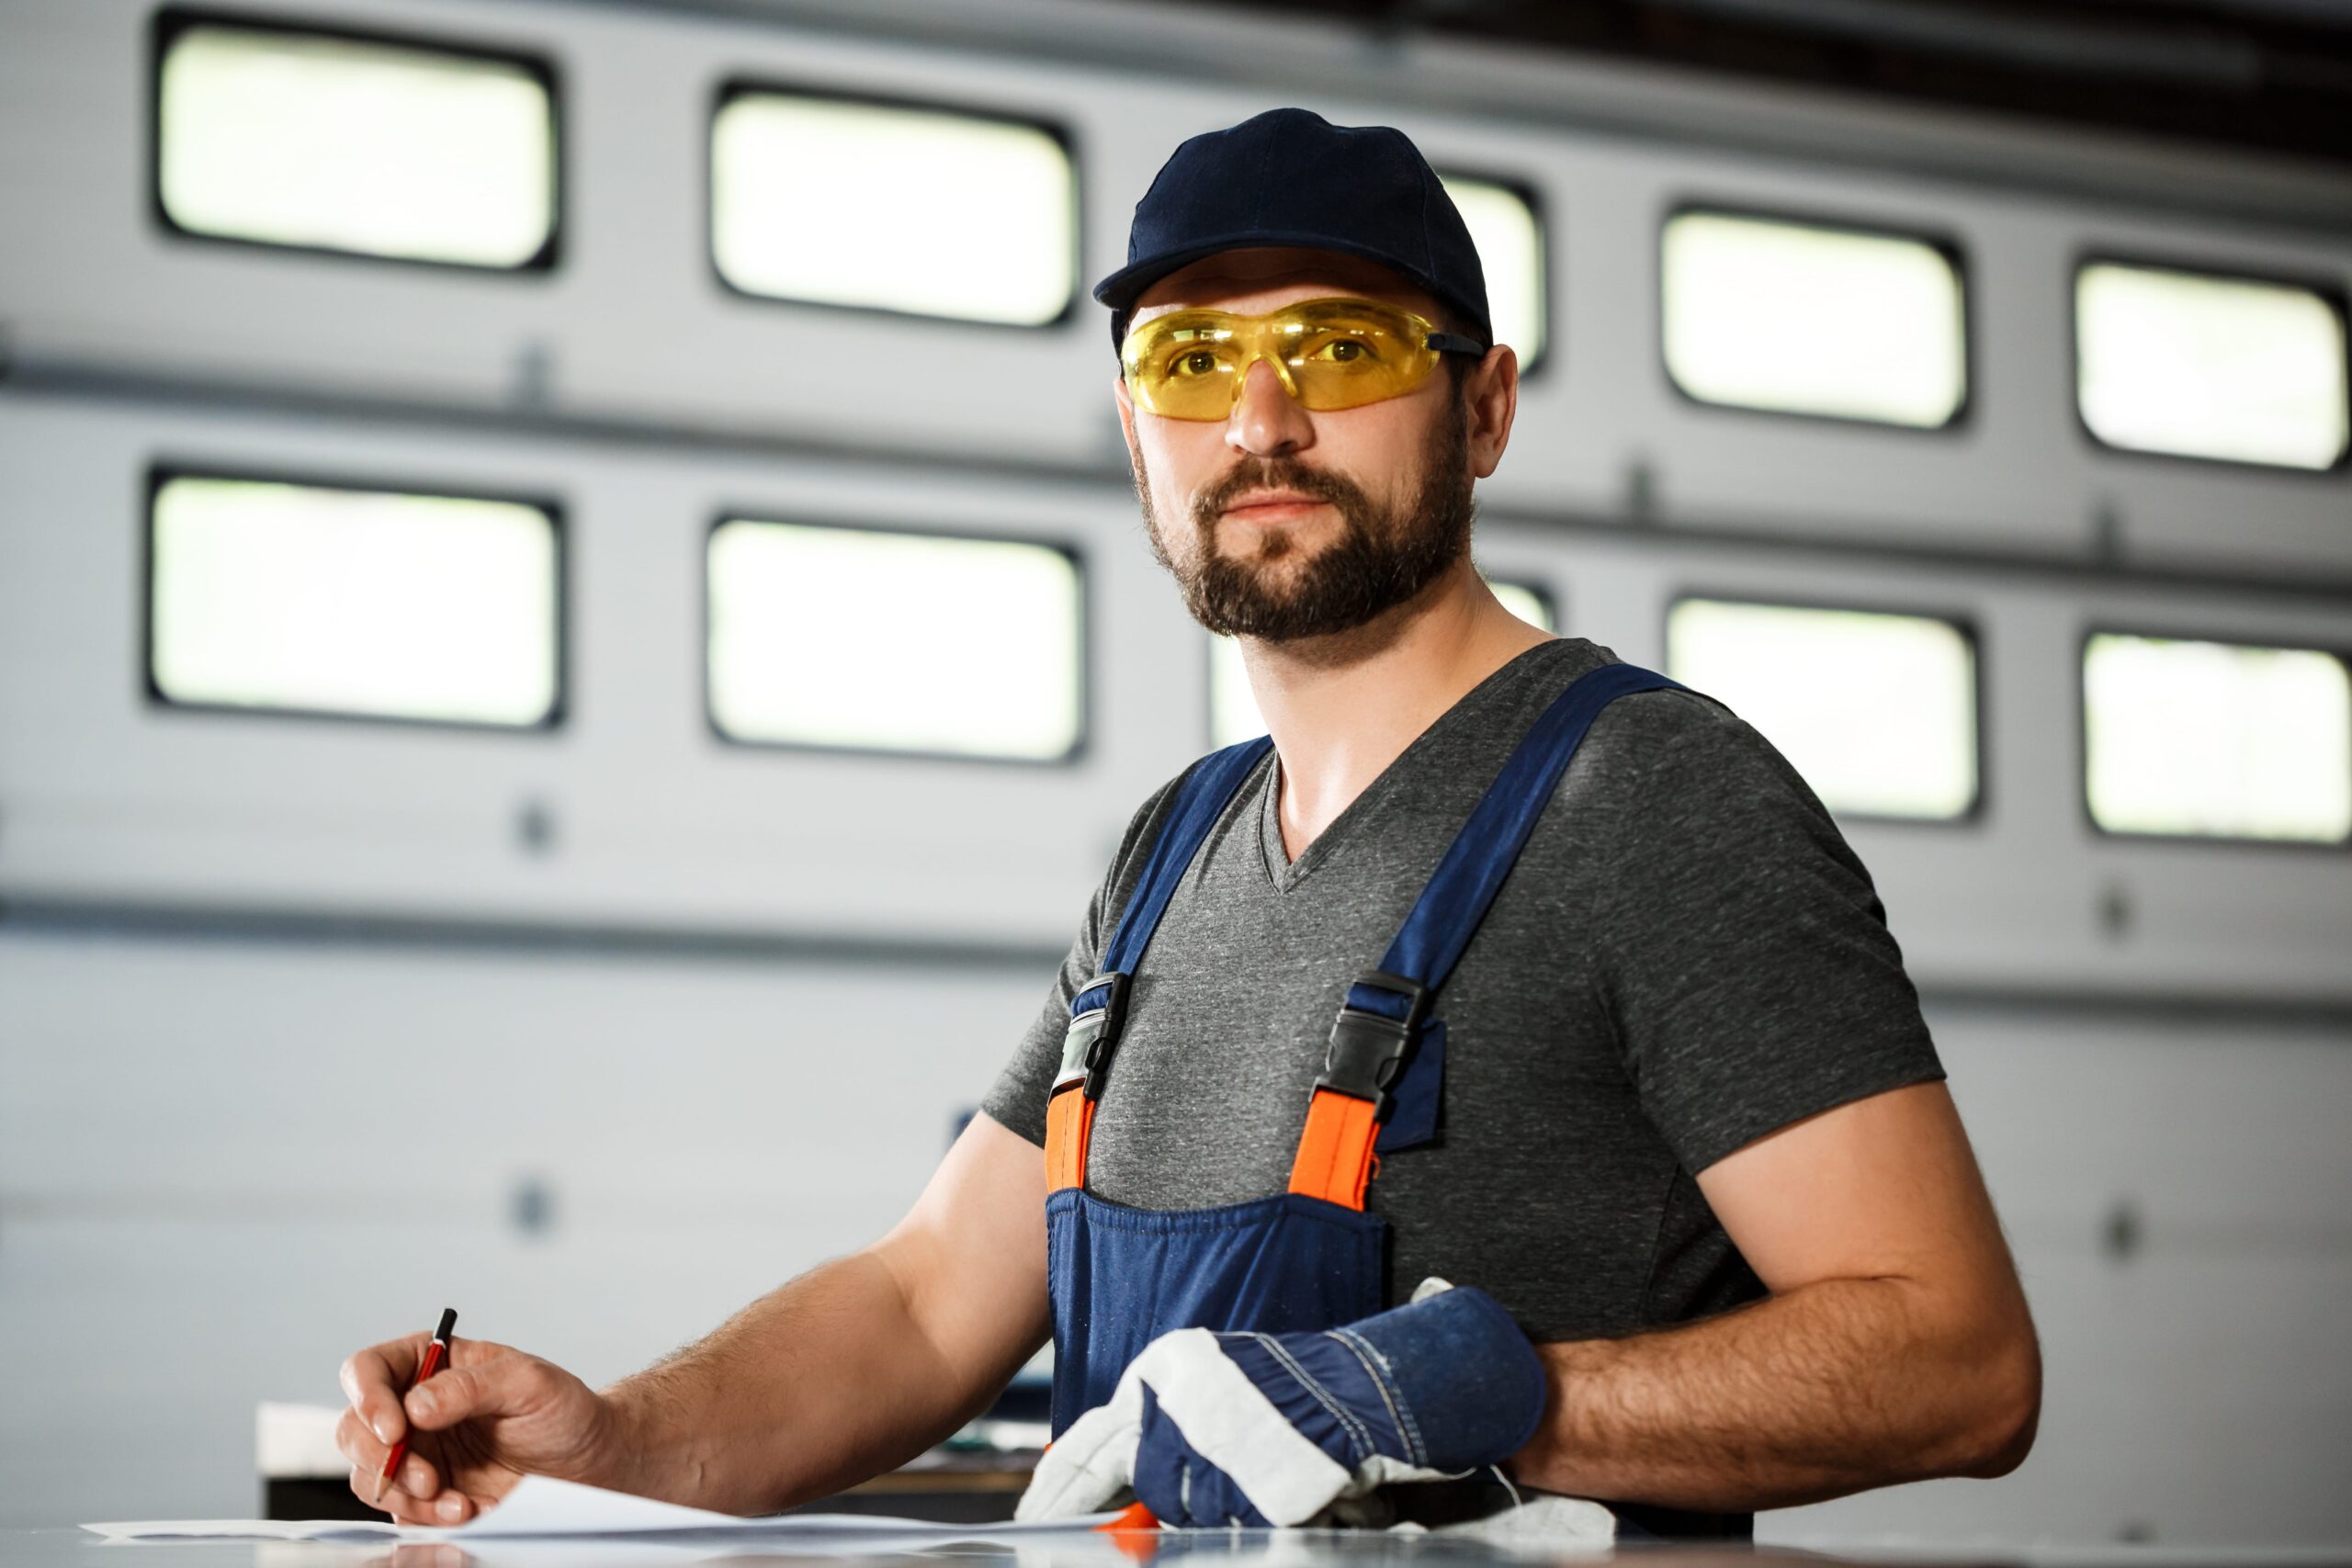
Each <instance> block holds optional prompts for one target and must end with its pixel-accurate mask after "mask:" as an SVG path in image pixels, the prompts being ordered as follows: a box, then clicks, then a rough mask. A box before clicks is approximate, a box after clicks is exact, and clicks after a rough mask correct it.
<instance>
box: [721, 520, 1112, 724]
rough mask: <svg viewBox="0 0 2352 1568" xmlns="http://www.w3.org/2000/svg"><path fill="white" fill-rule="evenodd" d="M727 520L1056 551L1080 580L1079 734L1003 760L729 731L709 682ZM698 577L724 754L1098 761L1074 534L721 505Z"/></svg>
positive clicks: (1081, 555)
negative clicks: (714, 558)
mask: <svg viewBox="0 0 2352 1568" xmlns="http://www.w3.org/2000/svg"><path fill="white" fill-rule="evenodd" d="M729 523H765V524H773V525H783V526H786V527H792V528H824V529H829V530H831V531H833V532H836V533H845V534H890V535H896V536H902V537H912V538H918V539H945V540H950V541H954V542H956V543H962V544H982V545H1032V546H1035V547H1039V548H1043V549H1048V550H1052V551H1053V552H1054V553H1055V554H1057V555H1059V556H1061V557H1062V558H1065V559H1067V560H1068V561H1069V564H1070V570H1071V572H1072V574H1073V575H1074V576H1075V577H1076V579H1077V583H1078V669H1077V675H1078V733H1077V734H1076V735H1075V736H1073V737H1072V738H1071V739H1070V743H1069V749H1068V750H1064V751H1063V752H1061V753H1060V754H1059V755H1058V756H1053V757H1002V756H990V755H989V754H987V753H985V752H978V751H943V750H931V749H929V748H922V747H904V746H827V745H822V744H820V743H819V742H816V741H810V740H771V739H760V738H756V737H746V736H739V735H732V734H729V732H728V730H727V728H726V727H725V726H724V725H722V724H720V723H719V720H718V706H717V705H716V703H715V702H714V701H713V697H714V693H713V691H712V683H711V634H712V632H713V630H714V629H715V626H716V617H715V616H714V615H712V604H711V597H712V593H711V590H712V580H711V573H710V547H711V544H712V541H713V540H715V539H716V538H718V530H719V529H721V528H723V527H725V526H726V525H728V524H729ZM695 575H696V577H697V579H698V580H699V581H700V582H701V584H702V592H701V594H700V601H701V602H700V605H699V608H698V612H697V613H698V615H699V617H700V625H699V631H700V637H699V639H698V640H699V645H700V648H701V657H700V658H699V659H697V660H695V671H696V675H695V679H696V682H697V683H698V688H699V690H698V694H699V697H700V701H701V707H702V720H703V728H705V729H706V730H707V731H708V733H709V738H710V739H711V741H712V742H713V743H714V744H715V745H716V747H717V748H718V750H719V751H720V752H721V753H722V754H726V753H731V752H742V753H745V754H747V755H756V754H758V753H762V752H774V753H781V754H784V755H788V756H800V757H828V758H837V759H840V760H842V761H873V760H875V759H877V758H880V759H886V760H888V761H894V762H911V763H922V764H926V765H927V764H933V763H939V762H961V763H968V764H971V765H973V766H976V767H983V768H1029V769H1069V768H1076V767H1079V766H1080V765H1082V764H1084V763H1088V762H1091V761H1093V752H1094V750H1095V747H1096V744H1097V740H1096V719H1097V715H1096V712H1095V693H1096V690H1097V686H1098V684H1099V682H1097V679H1096V673H1097V671H1096V662H1097V660H1098V658H1099V657H1100V653H1101V650H1100V649H1098V648H1097V647H1096V640H1095V639H1096V632H1095V624H1094V623H1095V619H1096V616H1095V614H1094V595H1093V592H1091V583H1092V580H1091V577H1090V575H1089V573H1088V570H1087V558H1086V547H1085V546H1084V545H1083V544H1082V543H1081V542H1080V541H1079V540H1077V539H1074V538H1070V537H1068V536H1057V535H1048V534H1032V533H1006V532H998V531H993V530H991V531H989V532H986V533H978V532H973V531H969V530H965V529H957V528H944V527H940V526H937V525H926V524H920V523H901V522H881V521H868V520H865V519H861V518H852V517H843V516H841V515H839V514H838V513H835V514H831V515H825V514H812V515H809V516H801V517H796V516H793V515H791V514H790V512H789V509H788V508H784V507H758V506H722V507H720V508H719V509H718V511H716V512H715V513H712V514H711V516H710V518H709V520H708V521H707V523H706V524H705V525H704V527H703V529H702V533H701V535H700V538H699V551H698V555H697V558H696V561H695Z"/></svg>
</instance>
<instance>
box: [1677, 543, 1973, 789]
mask: <svg viewBox="0 0 2352 1568" xmlns="http://www.w3.org/2000/svg"><path fill="white" fill-rule="evenodd" d="M1694 600H1703V601H1706V602H1708V603H1710V604H1736V605H1746V606H1750V607H1753V608H1756V609H1760V610H1824V611H1831V612H1844V613H1849V614H1854V615H1899V616H1904V617H1906V618H1908V619H1912V620H1922V621H1939V622H1941V623H1942V624H1944V625H1945V626H1950V627H1951V628H1952V630H1954V631H1956V632H1958V633H1959V634H1960V636H1961V638H1962V641H1964V642H1966V643H1967V644H1968V654H1969V662H1970V668H1971V670H1972V671H1973V674H1974V676H1975V697H1976V700H1975V702H1974V704H1973V712H1972V713H1971V715H1970V718H1971V720H1972V722H1973V726H1974V728H1975V735H1974V740H1973V743H1974V745H1975V748H1976V768H1975V773H1976V780H1975V788H1974V789H1973V791H1972V792H1971V793H1970V795H1969V798H1968V805H1967V807H1965V808H1964V809H1962V810H1960V811H1956V812H1954V813H1953V814H1952V815H1951V816H1949V817H1908V816H1905V815H1903V814H1901V813H1899V812H1890V811H1862V810H1857V809H1854V808H1852V807H1838V806H1833V805H1831V804H1830V803H1829V802H1828V801H1826V800H1824V801H1822V803H1821V804H1822V808H1823V809H1824V810H1826V811H1827V812H1828V813H1829V815H1830V816H1831V818H1834V819H1835V820H1837V821H1838V822H1840V823H1846V822H1858V823H1867V824H1869V825H1871V826H1872V827H1878V826H1881V825H1884V826H1887V827H1894V828H1903V829H1938V830H1946V831H1949V830H1954V829H1965V830H1968V831H1972V832H1975V833H1979V834H1982V833H1985V832H1988V831H1989V830H1990V829H1991V828H1992V827H1993V818H1992V804H1991V800H1992V793H1993V791H1992V781H1993V763H1992V741H1993V723H1992V717H1991V715H1992V707H1993V702H1992V692H1991V677H1990V673H1989V661H1988V660H1986V659H1985V630H1984V621H1983V618H1982V617H1981V616H1980V615H1978V614H1977V613H1976V612H1975V611H1973V610H1962V609H1955V608H1952V607H1951V606H1949V605H1941V606H1928V605H1925V604H1918V603H1916V602H1904V601H1894V600H1884V599H1863V598H1860V597H1859V596H1858V597H1853V598H1838V597H1836V596H1832V595H1823V596H1815V595H1802V596H1786V597H1784V596H1781V595H1770V594H1764V593H1759V592H1757V591H1755V590H1753V589H1747V588H1742V589H1736V590H1733V591H1730V592H1713V591H1711V590H1709V589H1707V588H1706V587H1705V586H1703V584H1702V585H1698V586H1694V585H1692V584H1691V582H1689V581H1684V582H1679V583H1669V584H1668V587H1667V592H1666V595H1665V602H1664V608H1663V609H1662V611H1661V612H1660V613H1659V615H1658V638H1657V647H1658V671H1659V673H1661V674H1663V675H1666V676H1668V677H1669V678H1672V679H1677V680H1679V679H1680V677H1679V676H1676V675H1675V674H1674V671H1673V670H1672V668H1671V665H1672V664H1673V652H1672V648H1673V645H1672V641H1671V637H1672V633H1673V626H1674V611H1675V607H1676V606H1677V605H1679V604H1685V603H1688V602H1691V601H1694ZM1691 689H1692V690H1694V691H1697V690H1700V688H1697V687H1693V688H1691ZM1703 694H1704V695H1707V696H1713V695H1714V694H1713V693H1712V692H1708V693H1703ZM1716 700H1718V701H1721V700H1722V699H1720V698H1717V699H1716ZM1726 706H1728V704H1726ZM1733 711H1734V712H1737V711H1738V710H1736V709H1734V710H1733ZM1743 722H1744V721H1743ZM1757 733H1758V734H1759V735H1762V734H1763V731H1762V730H1761V729H1760V728H1758V730H1757ZM1764 739H1767V740H1771V739H1772V738H1771V737H1770V736H1769V735H1766V736H1764ZM1773 750H1776V751H1777V750H1780V746H1779V743H1778V742H1774V743H1773ZM1789 766H1790V767H1792V768H1796V763H1795V762H1794V761H1791V762H1790V763H1789ZM1797 772H1798V773H1799V775H1800V776H1802V775H1803V773H1804V770H1803V769H1801V768H1800V769H1797ZM1805 786H1806V787H1807V788H1808V789H1812V790H1813V792H1814V795H1815V796H1816V797H1818V796H1819V795H1820V794H1821V791H1820V790H1819V789H1818V788H1817V787H1815V785H1814V784H1813V781H1812V780H1810V779H1807V780H1805Z"/></svg>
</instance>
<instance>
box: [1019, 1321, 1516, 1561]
mask: <svg viewBox="0 0 2352 1568" xmlns="http://www.w3.org/2000/svg"><path fill="white" fill-rule="evenodd" d="M1430 1284H1433V1285H1436V1286H1437V1289H1436V1290H1435V1291H1434V1292H1432V1291H1431V1290H1430V1285H1424V1286H1423V1287H1422V1289H1421V1291H1419V1292H1416V1293H1415V1297H1414V1301H1413V1303H1412V1304H1411V1305H1409V1306H1402V1307H1397V1308H1396V1309H1395V1310H1393V1311H1390V1312H1385V1313H1382V1314H1378V1315H1377V1316H1374V1317H1368V1318H1365V1319H1364V1320H1363V1322H1361V1323H1357V1324H1354V1325H1350V1326H1348V1327H1345V1328H1340V1329H1334V1330H1332V1331H1331V1332H1329V1333H1327V1334H1279V1335H1277V1334H1214V1333H1211V1332H1210V1331H1209V1330H1207V1329H1205V1328H1185V1329H1179V1330H1177V1331H1176V1332H1175V1333H1173V1334H1164V1335H1162V1336H1160V1337H1159V1338H1158V1339H1155V1340H1153V1341H1152V1342H1151V1343H1150V1344H1149V1345H1148V1346H1146V1347H1145V1348H1144V1351H1143V1354H1141V1355H1140V1356H1137V1357H1136V1359H1135V1361H1134V1362H1133V1363H1132V1364H1131V1365H1130V1366H1129V1367H1128V1368H1127V1370H1126V1372H1125V1375H1124V1376H1122V1377H1121V1378H1120V1380H1119V1385H1118V1388H1117V1389H1116V1390H1115V1391H1114V1393H1112V1395H1111V1399H1110V1401H1109V1403H1107V1404H1103V1405H1102V1406H1100V1407H1099V1408H1097V1409H1094V1410H1090V1411H1088V1412H1087V1413H1086V1414H1085V1415H1084V1416H1080V1417H1079V1418H1078V1420H1077V1421H1075V1422H1073V1423H1072V1424H1071V1426H1070V1428H1069V1430H1068V1431H1067V1432H1064V1433H1063V1434H1062V1436H1061V1438H1059V1440H1057V1442H1056V1443H1055V1444H1054V1446H1053V1447H1052V1448H1050V1449H1048V1450H1046V1457H1045V1459H1044V1460H1043V1461H1041V1462H1040V1463H1039V1464H1038V1466H1037V1473H1036V1475H1035V1478H1034V1479H1032V1480H1031V1482H1030V1483H1029V1490H1028V1491H1027V1493H1025V1494H1024V1495H1023V1497H1022V1499H1021V1506H1020V1507H1019V1509H1018V1510H1017V1511H1016V1513H1015V1517H1018V1518H1022V1519H1039V1518H1051V1517H1057V1516H1062V1515H1069V1514H1084V1513H1091V1512H1093V1511H1095V1510H1097V1509H1099V1508H1103V1507H1104V1506H1108V1505H1109V1504H1110V1503H1111V1502H1112V1500H1113V1499H1114V1498H1115V1497H1116V1496H1117V1495H1119V1493H1121V1492H1122V1491H1125V1490H1126V1489H1127V1488H1129V1487H1133V1488H1134V1491H1135V1495H1136V1500H1137V1501H1138V1502H1140V1503H1142V1504H1143V1505H1144V1506H1146V1507H1148V1508H1149V1509H1150V1510H1151V1511H1152V1513H1153V1514H1154V1515H1156V1516H1157V1517H1159V1521H1160V1522H1161V1523H1162V1524H1168V1525H1229V1524H1237V1523H1238V1524H1243V1525H1257V1526H1265V1525H1295V1524H1301V1523H1304V1522H1306V1520H1308V1519H1311V1518H1313V1517H1315V1516H1316V1515H1317V1514H1319V1513H1321V1512H1322V1511H1323V1510H1324V1509H1325V1508H1327V1507H1329V1506H1330V1505H1331V1504H1333V1503H1335V1502H1338V1501H1340V1500H1341V1499H1343V1498H1349V1497H1359V1496H1362V1495H1363V1494H1365V1493H1367V1492H1370V1491H1371V1490H1373V1489H1374V1487H1376V1486H1380V1485H1383V1484H1385V1483H1389V1482H1394V1481H1438V1480H1445V1479H1448V1478H1450V1477H1452V1476H1454V1475H1459V1474H1465V1473H1468V1472H1473V1471H1476V1470H1479V1469H1482V1468H1484V1467H1485V1466H1487V1465H1490V1464H1498V1463H1500V1462H1501V1461H1503V1460H1504V1459H1506V1458H1508V1457H1510V1455H1511V1454H1513V1453H1515V1452H1517V1451H1518V1450H1519V1449H1520V1447H1521V1445H1522V1444H1524V1443H1525V1442H1526V1441H1527V1439H1528V1437H1529V1436H1530V1434H1532V1432H1533V1431H1534V1429H1535V1426H1536V1423H1537V1421H1538V1420H1539V1419H1540V1418H1541V1417H1542V1416H1543V1413H1544V1367H1543V1363H1542V1362H1541V1361H1540V1360H1539V1359H1537V1357H1536V1354H1535V1349H1534V1347H1532V1345H1530V1344H1529V1343H1528V1342H1527V1337H1526V1336H1525V1335H1524V1334H1522V1333H1521V1332H1520V1328H1519V1325H1517V1324H1515V1323H1513V1322H1512V1321H1511V1319H1510V1314H1509V1313H1506V1312H1505V1311H1503V1309H1502V1307H1501V1306H1500V1305H1499V1304H1498V1303H1497V1302H1496V1301H1495V1300H1494V1298H1493V1297H1491V1296H1489V1295H1487V1294H1486V1293H1485V1292H1482V1291H1475V1290H1450V1289H1447V1288H1445V1287H1444V1286H1443V1285H1442V1283H1439V1282H1437V1281H1431V1282H1430Z"/></svg>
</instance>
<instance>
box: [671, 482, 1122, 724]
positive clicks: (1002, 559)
mask: <svg viewBox="0 0 2352 1568" xmlns="http://www.w3.org/2000/svg"><path fill="white" fill-rule="evenodd" d="M707 565H708V573H709V579H708V592H709V610H710V630H709V649H708V655H707V657H708V680H709V699H710V717H711V722H712V724H713V725H715V726H716V727H717V728H718V732H719V733H720V734H721V735H722V736H725V737H726V738H727V739H730V740H743V741H759V742H768V743H773V744H782V745H793V746H819V747H841V748H847V749H851V750H882V751H907V752H923V753H931V754H944V755H952V756H961V757H989V758H1005V759H1012V760H1017V761H1063V760H1065V759H1067V758H1069V757H1070V756H1072V755H1074V754H1075V753H1076V752H1077V750H1078V748H1079V744H1080V739H1082V733H1083V724H1084V712H1085V687H1084V678H1085V658H1084V646H1085V644H1084V627H1083V619H1082V615H1083V599H1082V592H1081V589H1082V585H1081V582H1080V570H1079V563H1078V559H1077V558H1076V557H1075V556H1074V555H1073V554H1072V553H1071V552H1069V550H1066V549H1063V548H1061V547H1057V546H1053V545H1044V544H1034V543H1026V542H1022V541H1016V540H1011V539H982V538H960V537H951V536H940V535H929V534H915V533H902V532H897V531H892V530H882V529H872V528H845V527H833V526H826V525H809V524H798V523H769V522H760V521H756V520H753V519H750V518H727V519H724V520H722V521H721V522H720V523H719V524H718V526H717V527H716V528H714V529H713V530H712V531H711V536H710V546H709V552H708V562H707Z"/></svg>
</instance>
